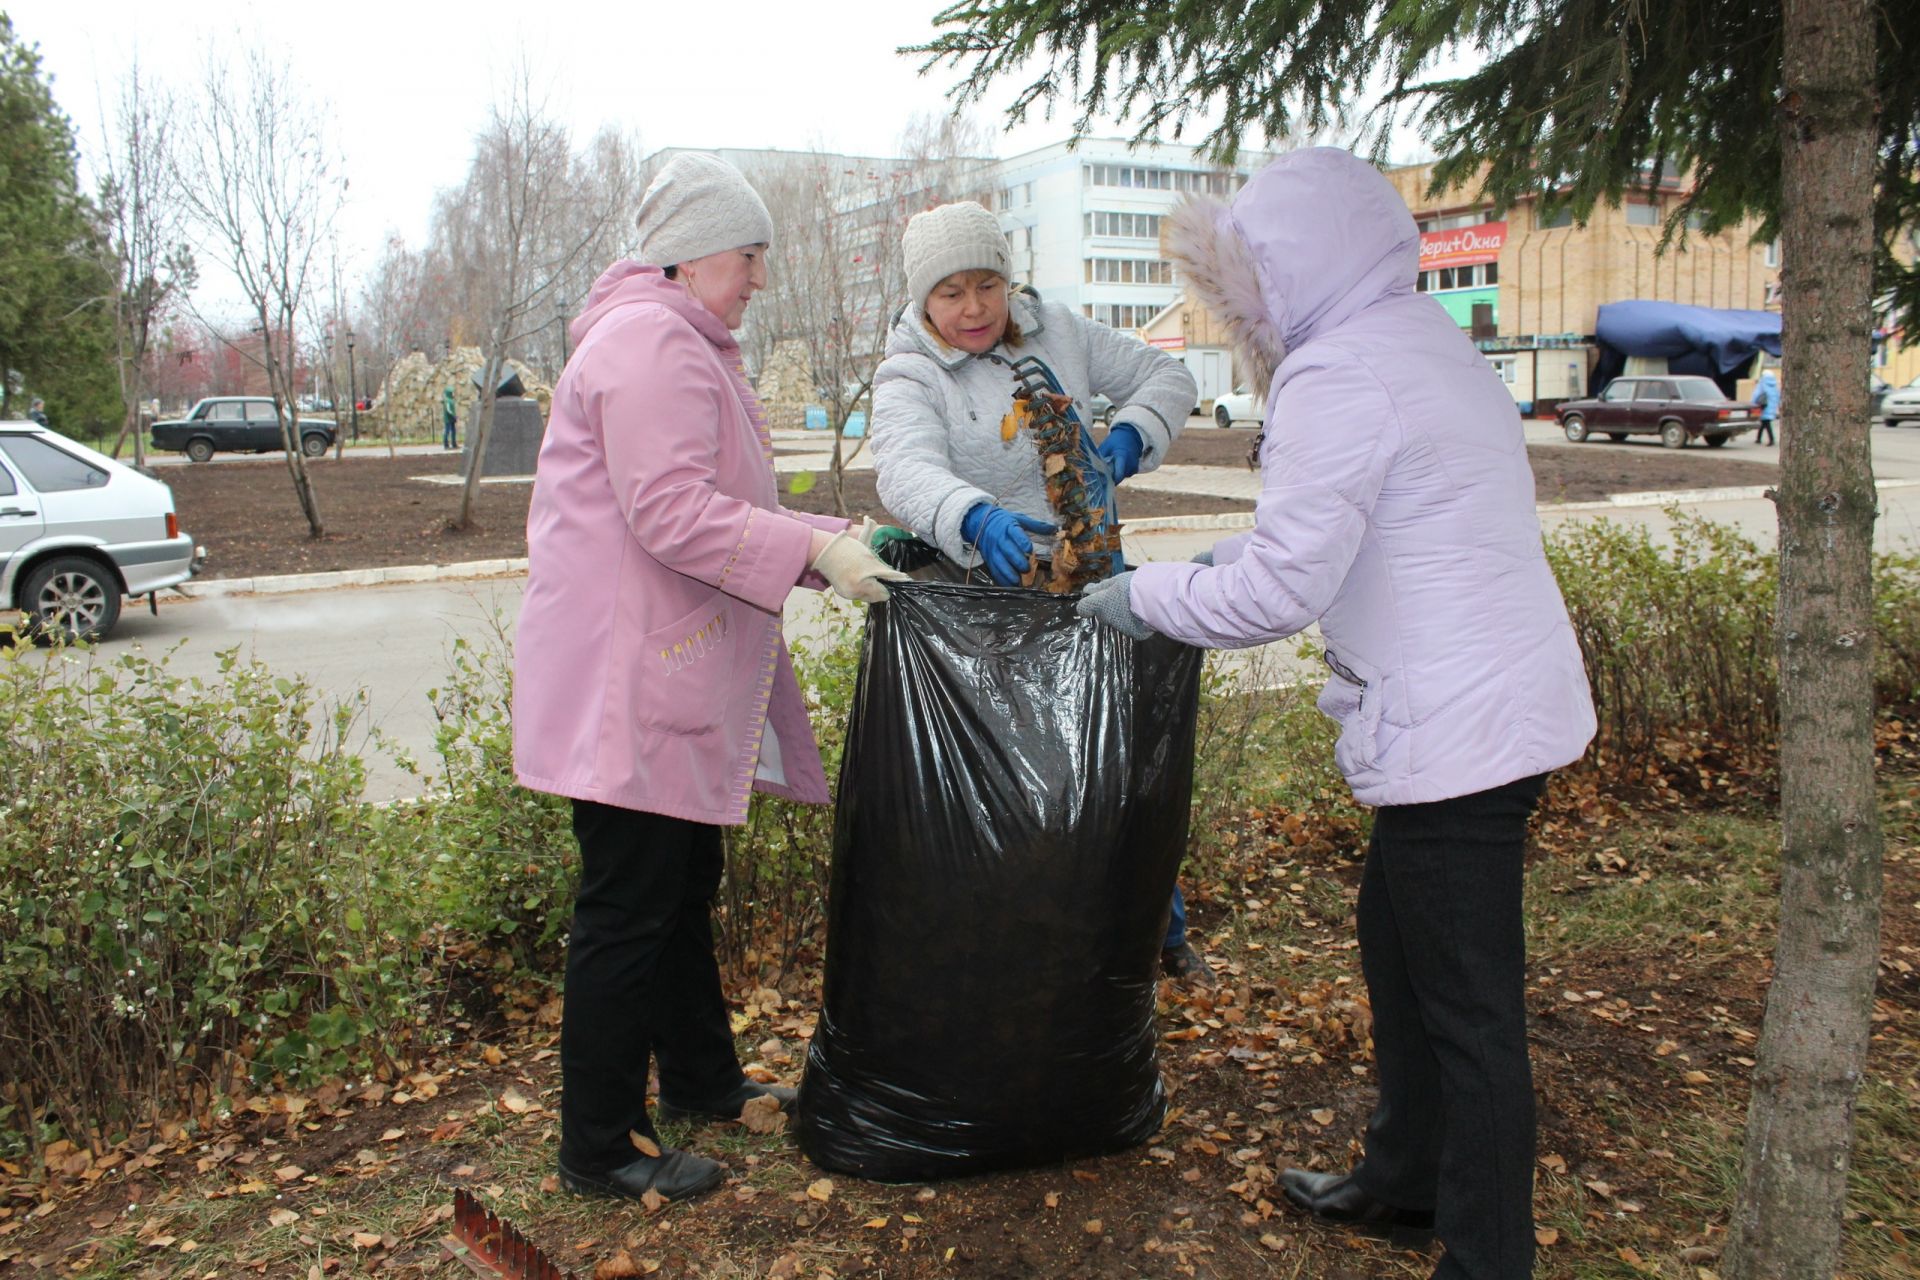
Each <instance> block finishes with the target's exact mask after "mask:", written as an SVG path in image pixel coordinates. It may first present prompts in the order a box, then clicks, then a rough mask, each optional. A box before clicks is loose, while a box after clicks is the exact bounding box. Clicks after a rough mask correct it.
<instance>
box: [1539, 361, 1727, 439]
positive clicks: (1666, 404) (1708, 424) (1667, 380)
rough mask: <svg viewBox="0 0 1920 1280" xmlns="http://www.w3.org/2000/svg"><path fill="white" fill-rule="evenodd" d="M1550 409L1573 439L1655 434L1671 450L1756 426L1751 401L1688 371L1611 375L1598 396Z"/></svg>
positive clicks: (1617, 437) (1724, 437)
mask: <svg viewBox="0 0 1920 1280" xmlns="http://www.w3.org/2000/svg"><path fill="white" fill-rule="evenodd" d="M1554 412H1555V414H1556V415H1557V416H1558V417H1559V419H1560V429H1561V430H1562V431H1565V432H1566V433H1567V439H1569V440H1571V441H1573V442H1574V443H1575V444H1579V443H1580V442H1581V441H1582V440H1590V439H1592V438H1593V437H1594V436H1596V435H1604V436H1606V437H1607V439H1609V440H1625V439H1626V438H1627V437H1628V436H1631V435H1657V436H1659V437H1660V443H1661V444H1663V445H1665V446H1666V447H1667V448H1669V449H1681V448H1685V447H1686V445H1687V443H1688V442H1689V441H1692V440H1702V439H1703V440H1705V441H1706V442H1707V443H1708V444H1709V445H1711V446H1713V447H1714V448H1716V449H1717V448H1719V447H1720V446H1721V445H1723V444H1725V443H1726V442H1727V441H1728V440H1730V439H1732V438H1733V437H1734V436H1737V435H1742V434H1744V433H1746V432H1748V431H1752V430H1754V429H1756V428H1757V427H1759V425H1760V415H1759V410H1757V409H1756V408H1754V406H1753V405H1751V404H1748V403H1746V402H1745V401H1741V400H1729V399H1727V397H1726V396H1725V394H1723V393H1722V392H1721V390H1720V388H1719V387H1718V386H1716V385H1714V381H1713V379H1712V378H1703V377H1699V376H1695V375H1689V374H1667V375H1664V376H1661V377H1650V378H1649V377H1632V378H1615V379H1614V380H1613V381H1612V382H1609V383H1608V384H1607V386H1606V389H1605V390H1604V391H1602V392H1601V393H1600V394H1599V395H1598V396H1597V397H1595V398H1593V399H1590V400H1565V401H1562V402H1561V404H1560V407H1559V408H1558V409H1556V410H1555V411H1554Z"/></svg>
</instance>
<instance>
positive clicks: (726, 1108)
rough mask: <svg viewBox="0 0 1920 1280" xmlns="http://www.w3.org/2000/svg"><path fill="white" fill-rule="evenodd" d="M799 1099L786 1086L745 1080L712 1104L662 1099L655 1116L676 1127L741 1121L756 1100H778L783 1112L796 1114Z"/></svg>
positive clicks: (655, 1109) (794, 1092) (655, 1110)
mask: <svg viewBox="0 0 1920 1280" xmlns="http://www.w3.org/2000/svg"><path fill="white" fill-rule="evenodd" d="M798 1096H799V1094H798V1092H797V1091H796V1090H793V1089H789V1088H787V1087H786V1086H785V1085H778V1084H755V1083H754V1082H753V1081H751V1080H743V1081H741V1083H740V1087H739V1088H737V1089H735V1090H734V1091H733V1092H732V1093H729V1094H727V1095H726V1096H724V1097H721V1098H716V1099H714V1100H713V1101H711V1102H669V1101H668V1100H667V1099H665V1098H662V1099H660V1105H659V1106H658V1107H656V1108H654V1114H655V1115H656V1116H658V1117H659V1118H660V1119H662V1120H665V1121H668V1122H669V1123H674V1124H678V1123H682V1122H686V1121H695V1122H698V1121H704V1120H738V1119H739V1118H740V1111H741V1108H743V1107H745V1106H746V1105H747V1104H748V1103H749V1102H752V1101H753V1100H754V1099H755V1098H778V1099H779V1100H780V1109H781V1110H782V1111H792V1110H793V1100H794V1099H795V1098H796V1097H798Z"/></svg>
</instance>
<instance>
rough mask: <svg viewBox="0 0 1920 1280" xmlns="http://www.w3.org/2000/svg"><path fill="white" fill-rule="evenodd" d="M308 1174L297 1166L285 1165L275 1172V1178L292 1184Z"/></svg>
mask: <svg viewBox="0 0 1920 1280" xmlns="http://www.w3.org/2000/svg"><path fill="white" fill-rule="evenodd" d="M306 1172H307V1171H306V1170H305V1169H302V1168H301V1167H300V1166H299V1165H297V1164H283V1165H281V1166H280V1167H279V1168H278V1169H275V1170H274V1171H273V1176H274V1177H276V1178H278V1179H280V1181H282V1182H292V1181H293V1180H294V1179H295V1178H299V1177H304V1176H305V1174H306Z"/></svg>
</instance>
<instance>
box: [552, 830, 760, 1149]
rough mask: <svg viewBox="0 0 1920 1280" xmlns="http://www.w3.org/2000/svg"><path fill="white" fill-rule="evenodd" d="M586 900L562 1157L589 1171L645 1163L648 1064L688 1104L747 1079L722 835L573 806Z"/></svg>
mask: <svg viewBox="0 0 1920 1280" xmlns="http://www.w3.org/2000/svg"><path fill="white" fill-rule="evenodd" d="M573 834H574V836H575V838H576V839H578V840H579V842H580V891H579V894H578V896H577V897H576V898H575V899H574V904H573V929H572V932H571V933H570V934H569V935H568V938H567V985H566V991H565V994H564V997H563V1001H564V1002H563V1005H562V1014H561V1022H560V1081H561V1099H560V1158H561V1159H562V1160H565V1161H566V1162H567V1164H568V1166H569V1167H571V1168H575V1169H579V1170H581V1171H583V1172H603V1171H605V1170H607V1169H616V1168H619V1167H620V1166H621V1165H624V1164H628V1163H631V1162H632V1161H633V1160H634V1159H635V1158H636V1156H637V1155H638V1153H637V1152H636V1151H635V1150H634V1147H633V1143H632V1141H631V1140H630V1139H629V1138H628V1137H627V1132H628V1130H634V1131H637V1132H639V1133H642V1134H645V1135H646V1136H648V1137H654V1136H656V1135H655V1133H654V1129H653V1122H652V1121H651V1120H650V1119H649V1118H648V1116H647V1068H648V1063H649V1060H650V1059H652V1058H657V1059H658V1060H659V1063H660V1092H661V1094H662V1095H663V1096H665V1097H666V1098H668V1099H669V1100H671V1101H673V1102H675V1103H677V1104H699V1103H703V1102H708V1101H712V1100H716V1099H720V1098H724V1097H725V1096H726V1095H727V1094H729V1093H731V1092H733V1090H735V1089H737V1088H739V1086H740V1084H741V1083H742V1081H744V1080H745V1078H746V1077H745V1076H744V1075H743V1074H742V1073H741V1070H740V1060H739V1058H738V1057H737V1056H736V1055H735V1054H734V1050H733V1033H732V1030H731V1028H730V1027H729V1026H728V1023H727V1007H726V999H725V997H724V996H723V995H722V994H721V990H720V967H719V964H718V963H717V962H716V961H715V960H714V956H713V919H712V915H713V895H714V893H715V892H716V891H717V890H718V889H719V887H720V872H721V868H722V865H723V855H722V849H721V843H720V828H718V827H714V826H707V825H705V824H703V823H698V822H686V821H683V820H681V819H679V818H668V817H663V816H661V815H660V814H655V813H639V812H636V811H634V810H632V809H620V808H616V807H614V806H612V805H604V804H596V803H594V802H592V801H588V800H576V801H574V802H573Z"/></svg>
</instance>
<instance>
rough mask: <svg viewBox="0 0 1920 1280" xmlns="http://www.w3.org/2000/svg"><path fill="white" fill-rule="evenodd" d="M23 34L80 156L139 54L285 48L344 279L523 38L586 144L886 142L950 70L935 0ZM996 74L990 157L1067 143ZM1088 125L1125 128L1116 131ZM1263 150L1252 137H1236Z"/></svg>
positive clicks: (257, 16)
mask: <svg viewBox="0 0 1920 1280" xmlns="http://www.w3.org/2000/svg"><path fill="white" fill-rule="evenodd" d="M0 6H4V8H5V9H6V11H7V12H9V13H10V15H11V17H12V19H13V23H14V30H15V33H16V35H17V37H18V38H20V39H22V40H23V41H26V42H29V43H37V44H38V45H39V46H40V52H41V56H42V59H43V69H44V70H45V71H46V72H49V73H51V75H52V76H53V87H54V94H55V96H56V98H57V99H58V101H59V102H60V105H61V106H62V107H63V108H64V109H65V110H66V112H67V113H68V114H69V115H70V116H71V117H72V118H73V121H74V125H75V129H76V132H77V134H78V137H79V141H80V146H81V151H82V154H83V158H84V156H86V155H87V154H88V153H93V152H97V151H98V150H99V149H100V145H101V138H102V130H101V120H102V116H103V114H107V113H110V112H111V109H112V103H113V101H114V98H115V95H116V93H117V92H118V86H119V84H120V82H121V79H122V77H123V76H124V75H125V73H126V70H127V68H128V66H129V65H130V64H131V63H132V61H133V59H134V57H135V56H136V54H137V56H138V58H139V61H140V64H141V66H142V68H143V74H151V75H154V76H155V77H156V78H158V79H161V80H164V81H166V82H168V83H170V84H172V85H173V86H174V87H176V88H177V89H179V90H181V91H183V92H187V93H191V92H192V88H193V85H194V83H195V82H196V81H197V80H198V78H199V77H200V76H201V75H202V74H203V67H204V64H205V59H206V51H207V50H208V48H209V47H214V46H218V45H221V44H230V43H231V42H233V41H235V40H240V41H249V42H251V41H255V40H258V41H261V42H263V43H265V44H266V45H267V46H268V47H270V48H278V49H281V50H283V51H285V53H286V56H287V57H289V58H290V59H292V60H293V61H294V62H295V64H296V66H297V67H298V68H299V69H300V70H301V71H303V72H304V73H306V75H307V76H308V78H309V86H310V88H312V89H313V90H314V91H316V93H317V95H319V96H322V97H324V98H325V99H327V100H329V101H330V102H331V104H332V107H333V111H334V119H335V125H336V131H337V136H338V140H339V144H340V148H341V151H342V159H343V164H344V169H345V173H346V175H347V178H348V181H349V184H350V185H349V193H348V203H347V207H346V209H345V211H344V214H343V217H342V221H341V223H340V231H341V241H342V255H343V263H342V265H343V267H345V268H347V271H348V274H349V276H350V277H357V276H358V275H359V274H360V273H361V272H362V271H364V270H366V269H367V268H369V267H370V266H371V265H372V264H373V262H374V260H375V259H376V258H377V256H378V253H379V250H380V246H381V245H382V244H383V243H384V241H385V240H386V239H387V238H388V237H389V236H392V235H396V234H397V235H399V236H401V237H402V238H404V239H405V240H406V241H407V242H408V243H410V244H414V245H418V244H420V243H421V242H422V241H423V240H424V238H425V234H426V227H427V218H428V214H429V210H430V207H431V202H432V197H433V194H434V192H435V191H436V190H438V189H440V188H442V187H446V186H451V185H453V184H454V183H456V182H458V181H459V180H460V178H461V177H462V175H463V174H464V172H465V168H466V164H467V160H468V157H469V154H470V151H471V144H472V139H473V136H474V134H475V132H476V131H477V130H478V129H479V127H480V126H481V124H482V123H483V121H484V119H485V116H486V111H487V106H488V104H489V103H490V102H492V101H493V100H494V99H495V98H496V97H497V96H499V89H500V87H501V84H502V82H503V80H504V77H505V75H506V73H507V71H508V70H509V68H510V66H511V64H512V60H513V56H514V50H515V49H516V48H518V47H521V46H524V47H525V49H526V50H527V53H528V55H529V57H530V60H531V62H532V65H533V67H534V68H535V75H536V77H537V79H538V80H540V81H542V82H544V83H547V84H550V85H551V99H550V103H551V107H552V109H553V111H554V113H555V114H557V115H560V116H562V117H563V118H565V119H566V120H567V121H568V122H569V123H570V124H571V125H572V126H573V128H574V131H575V133H576V135H577V137H578V138H580V139H581V140H584V139H585V138H586V137H588V136H590V135H591V134H592V133H593V132H594V131H595V130H596V129H597V128H599V127H600V126H601V125H602V124H605V123H609V122H611V123H614V124H617V125H619V126H621V127H623V128H626V129H629V130H631V131H634V132H636V133H637V134H638V136H639V139H640V142H641V144H642V146H643V148H644V149H645V150H647V151H652V150H654V149H655V148H658V147H666V146H692V147H782V148H792V149H804V148H808V147H813V146H821V147H823V148H825V149H830V150H836V151H845V152H850V153H855V154H887V153H888V152H890V151H891V149H892V148H893V145H894V143H895V140H896V139H897V138H898V136H899V133H900V130H901V128H902V126H903V125H904V124H905V123H906V122H907V120H908V119H909V117H911V116H912V115H914V114H915V113H918V112H929V111H939V110H944V109H945V108H946V99H945V97H944V92H945V90H946V88H947V87H948V86H949V85H950V84H951V83H952V82H953V80H954V78H955V76H954V73H953V72H951V71H949V70H945V69H943V70H940V71H937V72H935V73H933V74H931V75H929V76H926V77H922V76H920V75H919V74H918V71H917V67H918V60H917V59H914V58H909V57H902V56H900V55H899V54H896V53H895V52H894V50H895V49H896V48H898V47H899V46H901V45H905V44H913V43H918V42H921V41H924V40H926V39H927V38H928V37H929V36H930V35H931V34H932V31H933V28H932V21H931V19H932V15H933V14H934V13H935V12H937V11H938V10H939V9H940V8H941V7H942V4H941V3H939V2H937V0H835V2H834V3H830V4H818V3H794V2H792V0H783V2H770V0H722V2H721V3H714V2H712V0H678V2H675V3H662V2H661V0H627V2H626V3H621V4H596V5H582V4H573V3H567V2H566V0H545V3H520V4H512V5H509V4H503V3H498V2H497V0H470V2H469V3H466V4H460V5H442V4H431V5H429V4H416V3H413V2H412V0H387V2H386V3H369V2H368V0H331V2H330V3H326V4H323V5H311V4H309V5H253V4H240V3H234V2H233V0H212V2H201V3H175V4H155V3H153V2H152V0H142V2H141V3H129V2H127V0H14V2H13V3H11V4H7V3H6V2H5V0H0ZM1012 87H1013V86H1012V85H1011V84H1008V85H1006V86H1003V87H1002V91H1001V92H1000V93H999V94H998V95H997V97H996V99H995V104H994V109H992V110H988V111H981V112H980V113H979V114H980V116H981V118H982V119H983V121H985V122H987V123H989V124H990V125H992V126H993V127H994V128H995V129H997V130H1000V131H1001V133H1000V138H999V142H998V145H997V147H996V154H998V155H1000V156H1003V157H1004V156H1010V155H1017V154H1019V153H1020V152H1022V151H1026V150H1030V149H1032V148H1034V147H1039V146H1044V145H1046V144H1048V143H1051V142H1056V141H1059V140H1061V139H1063V138H1065V137H1066V136H1067V135H1068V133H1069V132H1070V130H1071V125H1072V123H1073V117H1072V115H1071V114H1070V113H1068V114H1064V115H1056V116H1055V118H1054V119H1053V120H1052V121H1051V122H1046V121H1039V120H1035V121H1031V122H1029V123H1027V124H1025V125H1023V126H1021V127H1019V128H1017V129H1013V130H1007V129H1006V128H1005V125H1004V119H1003V117H1002V115H1001V114H1000V111H999V108H1000V107H1002V106H1004V103H1005V102H1006V101H1007V99H1008V98H1009V97H1010V96H1011V90H1012ZM1100 132H1102V133H1106V134H1112V135H1124V134H1129V133H1131V129H1130V128H1127V127H1124V126H1119V125H1114V126H1112V127H1110V128H1108V129H1104V130H1101V131H1100ZM1248 142H1249V143H1250V144H1252V145H1258V142H1259V140H1258V139H1248Z"/></svg>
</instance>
